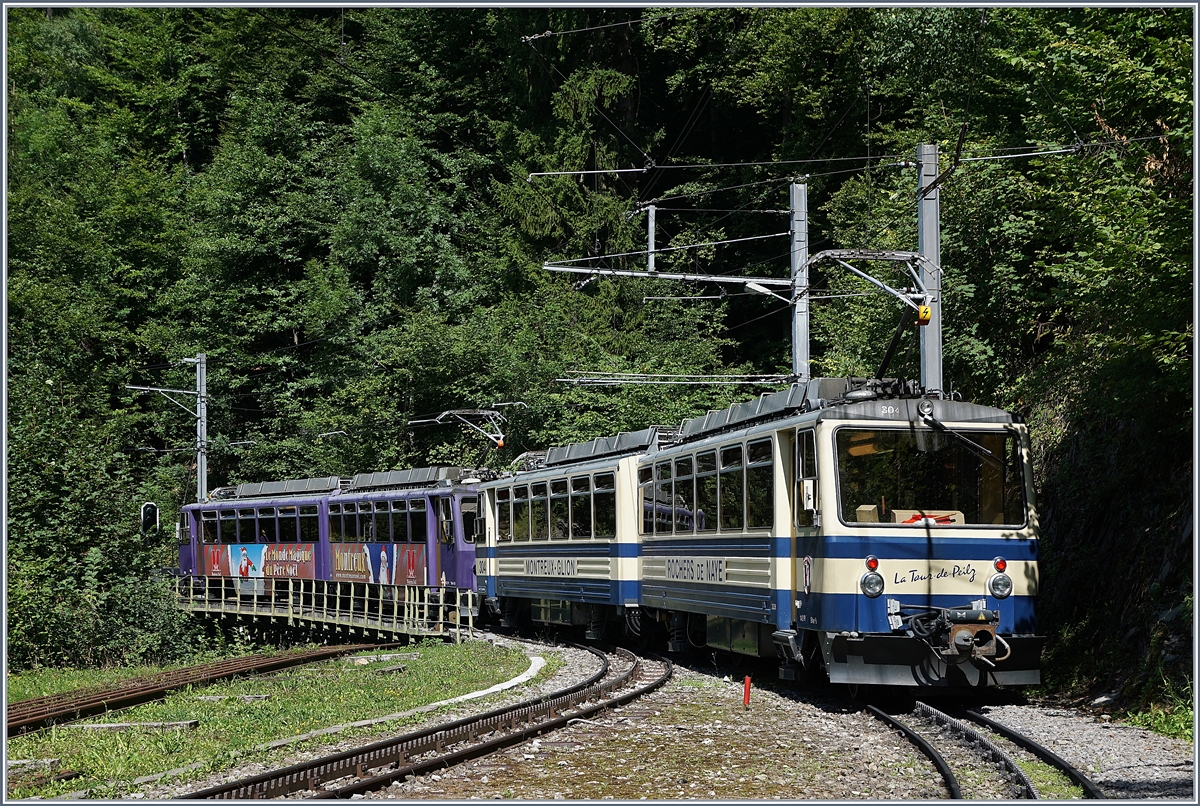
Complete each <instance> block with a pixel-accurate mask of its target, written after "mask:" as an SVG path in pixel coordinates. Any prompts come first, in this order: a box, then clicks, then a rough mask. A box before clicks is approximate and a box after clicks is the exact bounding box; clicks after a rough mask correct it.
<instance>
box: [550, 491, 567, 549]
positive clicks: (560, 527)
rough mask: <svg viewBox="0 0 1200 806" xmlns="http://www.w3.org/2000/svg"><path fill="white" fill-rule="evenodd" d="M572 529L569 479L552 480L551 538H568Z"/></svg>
mask: <svg viewBox="0 0 1200 806" xmlns="http://www.w3.org/2000/svg"><path fill="white" fill-rule="evenodd" d="M570 530H571V512H570V503H569V502H568V500H567V480H566V479H554V480H553V481H551V482H550V539H551V540H566V539H567V536H568V535H569V534H570Z"/></svg>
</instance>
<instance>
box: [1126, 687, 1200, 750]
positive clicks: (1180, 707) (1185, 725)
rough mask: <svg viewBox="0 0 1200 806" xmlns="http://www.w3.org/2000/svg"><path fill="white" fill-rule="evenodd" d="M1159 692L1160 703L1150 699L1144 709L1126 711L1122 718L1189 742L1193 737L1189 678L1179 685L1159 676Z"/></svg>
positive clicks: (1141, 726)
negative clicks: (1160, 688) (1160, 679)
mask: <svg viewBox="0 0 1200 806" xmlns="http://www.w3.org/2000/svg"><path fill="white" fill-rule="evenodd" d="M1162 693H1163V696H1164V700H1165V702H1164V703H1162V704H1159V703H1154V704H1152V705H1151V706H1150V708H1149V709H1148V710H1146V711H1137V712H1133V713H1128V714H1126V715H1125V717H1124V721H1125V722H1127V723H1128V724H1130V725H1136V726H1138V727H1139V728H1146V729H1148V730H1152V731H1154V732H1155V733H1161V734H1162V735H1164V736H1171V737H1173V738H1176V739H1183V740H1184V741H1186V742H1187V743H1188V744H1192V743H1193V742H1194V741H1195V730H1196V713H1195V710H1194V704H1195V697H1193V696H1192V681H1191V680H1188V681H1187V683H1186V686H1180V685H1177V684H1172V683H1171V681H1170V680H1167V679H1166V678H1163V680H1162Z"/></svg>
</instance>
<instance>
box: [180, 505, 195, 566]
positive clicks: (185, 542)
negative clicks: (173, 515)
mask: <svg viewBox="0 0 1200 806" xmlns="http://www.w3.org/2000/svg"><path fill="white" fill-rule="evenodd" d="M175 543H176V545H177V546H178V547H179V574H180V576H191V575H192V574H194V573H196V539H195V535H193V534H192V516H191V515H190V514H189V513H188V512H187V510H180V512H179V525H178V526H176V527H175Z"/></svg>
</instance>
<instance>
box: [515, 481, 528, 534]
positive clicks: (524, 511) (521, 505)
mask: <svg viewBox="0 0 1200 806" xmlns="http://www.w3.org/2000/svg"><path fill="white" fill-rule="evenodd" d="M513 539H514V540H528V539H529V488H528V487H526V486H525V485H524V484H522V485H520V486H519V487H513Z"/></svg>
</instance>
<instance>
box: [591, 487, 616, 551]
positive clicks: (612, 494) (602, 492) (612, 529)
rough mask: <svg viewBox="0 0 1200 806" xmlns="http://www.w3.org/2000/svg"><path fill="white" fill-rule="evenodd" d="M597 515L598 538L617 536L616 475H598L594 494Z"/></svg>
mask: <svg viewBox="0 0 1200 806" xmlns="http://www.w3.org/2000/svg"><path fill="white" fill-rule="evenodd" d="M592 500H593V502H594V503H595V508H596V509H595V513H596V524H595V525H596V529H595V531H596V537H598V538H603V539H612V538H614V537H616V536H617V477H616V474H614V473H597V474H596V478H595V484H594V487H593V492H592Z"/></svg>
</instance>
